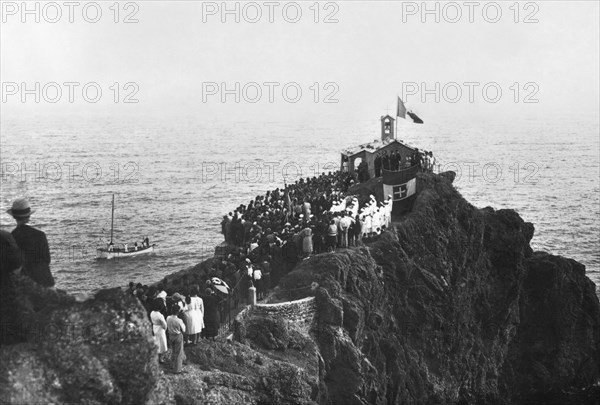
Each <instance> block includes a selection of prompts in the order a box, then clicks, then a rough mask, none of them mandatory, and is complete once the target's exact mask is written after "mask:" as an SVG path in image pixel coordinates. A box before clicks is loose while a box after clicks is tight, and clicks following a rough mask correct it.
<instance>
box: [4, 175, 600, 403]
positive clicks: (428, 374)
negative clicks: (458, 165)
mask: <svg viewBox="0 0 600 405" xmlns="http://www.w3.org/2000/svg"><path fill="white" fill-rule="evenodd" d="M452 179H453V176H452V175H451V174H444V175H434V174H422V175H421V174H420V175H419V176H418V179H417V192H418V195H417V198H416V200H415V202H414V205H413V208H412V210H411V212H410V213H408V214H407V215H405V216H403V217H401V218H398V219H397V220H396V221H395V222H394V229H393V230H392V231H389V232H385V233H384V234H382V235H381V236H380V237H379V238H378V239H377V240H375V241H373V242H371V243H369V244H366V245H364V246H361V247H357V248H350V249H343V250H339V251H338V252H336V253H323V254H319V255H315V256H312V257H310V258H309V259H307V260H303V261H301V262H300V264H299V265H297V266H296V267H295V268H294V269H293V270H292V271H291V272H289V273H288V274H286V275H285V276H284V277H283V278H282V279H281V280H280V282H279V286H278V288H276V289H275V291H274V292H273V300H274V301H282V300H298V299H303V298H306V297H314V299H312V298H311V299H310V302H311V305H313V306H312V307H311V310H310V313H309V314H308V313H307V314H304V313H303V314H302V316H299V317H297V318H294V317H290V316H288V315H289V314H288V313H286V317H282V316H278V314H279V313H282V312H278V310H277V309H276V307H273V308H274V309H273V310H268V308H267V307H263V308H262V309H261V308H258V307H257V308H256V309H255V310H246V311H244V312H243V313H242V314H240V315H239V316H238V318H237V319H236V325H235V326H236V330H237V331H238V333H236V334H234V336H235V337H236V339H237V340H236V339H229V340H225V339H220V340H218V341H217V342H203V343H202V344H200V345H198V346H195V347H191V348H186V353H187V357H188V365H187V366H186V370H187V373H186V374H183V375H173V374H166V373H165V372H164V370H163V369H162V368H161V366H160V365H159V363H158V356H157V354H156V350H155V348H154V346H153V342H152V328H151V325H150V323H149V321H148V318H147V316H146V315H145V312H144V308H143V307H142V306H141V305H140V304H139V302H137V300H136V299H134V298H133V297H131V296H128V295H127V294H125V293H124V292H121V291H119V290H118V289H113V290H106V291H101V292H99V293H97V294H96V296H95V297H94V298H93V299H90V300H87V301H83V302H78V301H75V300H74V299H72V298H70V297H68V296H66V295H64V294H62V295H61V293H54V292H52V294H53V295H51V296H50V297H48V296H44V297H43V300H42V301H43V302H50V303H51V304H49V305H41V304H38V305H36V306H33V307H30V308H33V309H31V310H30V312H29V316H30V317H31V319H34V320H35V322H36V323H39V324H41V325H47V326H46V329H42V330H43V331H44V333H46V334H49V333H52V335H51V336H52V339H49V338H47V339H44V338H43V336H47V335H44V334H42V335H41V336H42V337H40V335H39V334H38V335H37V336H31V335H28V336H26V337H25V338H24V339H23V340H22V341H20V342H18V343H11V344H4V345H2V346H1V347H0V358H1V359H2V360H1V364H0V401H1V402H7V403H29V402H44V403H46V402H54V403H68V402H71V403H74V402H76V403H88V404H101V403H115V404H116V403H131V404H139V403H148V404H150V403H182V404H184V403H185V404H204V403H211V404H233V403H248V404H271V403H277V404H280V403H281V404H478V403H482V404H486V403H490V404H512V403H515V404H534V403H548V404H558V403H561V404H568V403H573V404H575V403H578V404H579V403H589V404H595V403H597V401H598V400H597V398H598V395H599V391H598V380H599V378H600V305H599V302H598V298H597V296H596V293H595V285H594V284H593V283H592V281H590V280H589V279H588V278H587V277H586V275H585V267H584V266H583V265H582V264H580V263H578V262H576V261H574V260H571V259H567V258H563V257H560V256H554V255H550V254H548V253H544V252H534V251H532V249H531V247H530V241H531V238H532V237H533V234H534V227H533V225H532V224H531V223H527V222H524V221H523V219H522V218H521V217H520V216H519V215H518V214H517V213H516V212H515V211H513V210H494V209H492V208H489V207H488V208H483V209H478V208H476V207H474V206H472V205H471V204H469V203H468V202H467V201H466V200H465V199H464V198H462V196H461V195H460V194H459V193H458V191H457V190H456V189H455V188H454V186H453V185H452ZM206 268H207V266H203V265H199V266H196V267H194V268H193V269H190V270H188V271H186V272H182V273H180V274H177V275H176V276H171V277H170V279H172V278H174V277H176V278H179V277H186V278H187V277H190V276H191V277H197V276H199V275H201V274H202V273H203V272H205V271H206ZM23 282H24V281H23ZM290 291H292V292H294V293H290ZM280 292H285V294H282V293H280ZM18 294H19V296H20V297H21V298H23V297H24V298H26V299H30V300H33V301H35V300H36V299H38V300H39V298H36V297H39V296H41V295H43V293H39V292H36V291H35V289H31V290H30V289H27V288H20V289H19V290H18ZM31 297H33V298H31ZM277 298H279V300H277ZM44 300H45V301H44ZM307 302H308V301H307ZM298 307H299V308H300V306H298ZM286 308H290V307H289V306H288V307H286ZM293 308H295V307H293ZM300 318H301V319H302V320H303V321H302V322H300V321H298V319H300ZM50 327H52V328H53V329H52V330H50V329H48V328H50ZM48 331H50V332H48ZM56 331H60V333H58V332H56Z"/></svg>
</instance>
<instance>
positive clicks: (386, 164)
mask: <svg viewBox="0 0 600 405" xmlns="http://www.w3.org/2000/svg"><path fill="white" fill-rule="evenodd" d="M435 165H436V159H435V157H434V156H433V152H428V151H420V150H419V149H418V148H415V150H414V151H413V153H412V154H411V155H408V156H406V157H403V156H402V154H401V153H400V151H399V150H395V151H385V150H384V151H382V152H379V153H377V154H376V155H375V159H374V161H373V166H374V167H373V169H374V173H375V177H380V176H381V175H382V173H383V169H385V170H392V171H398V170H402V169H408V168H410V167H413V166H418V168H419V171H424V172H433V170H434V168H435ZM357 173H358V180H359V181H360V182H364V181H368V180H369V178H370V177H371V174H370V173H371V172H370V171H369V165H368V164H367V162H366V161H364V160H363V161H362V162H361V163H360V164H359V166H358V168H357Z"/></svg>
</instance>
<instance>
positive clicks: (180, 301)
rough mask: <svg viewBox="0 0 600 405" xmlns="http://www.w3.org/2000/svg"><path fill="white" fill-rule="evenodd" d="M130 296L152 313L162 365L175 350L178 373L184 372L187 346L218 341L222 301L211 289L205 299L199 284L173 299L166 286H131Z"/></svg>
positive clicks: (173, 295) (173, 354)
mask: <svg viewBox="0 0 600 405" xmlns="http://www.w3.org/2000/svg"><path fill="white" fill-rule="evenodd" d="M128 292H129V293H130V294H132V295H134V296H136V297H137V298H138V299H139V300H140V302H141V303H142V304H143V305H144V307H145V308H146V310H147V311H148V317H149V319H150V322H151V323H152V332H153V335H154V342H155V344H156V346H157V348H158V355H159V360H160V362H161V363H164V362H165V361H166V356H167V355H168V350H169V348H170V349H171V367H172V371H173V372H174V373H181V372H183V363H184V362H185V360H186V357H185V352H184V350H183V348H184V346H188V345H196V344H198V342H199V340H200V338H205V339H211V340H215V337H216V336H217V335H218V333H219V326H220V313H219V299H218V297H217V296H216V293H215V291H214V290H213V289H212V288H210V287H207V288H206V289H205V291H204V294H203V295H202V296H200V295H199V294H200V287H199V286H198V285H197V284H192V285H191V286H190V287H189V289H188V290H187V295H185V296H184V295H182V294H180V293H178V292H175V293H173V294H172V295H170V296H169V295H168V294H167V292H166V291H165V289H164V287H163V285H162V284H158V285H157V286H150V287H148V286H146V285H142V284H141V283H138V284H137V285H136V284H135V283H134V282H130V283H129V289H128Z"/></svg>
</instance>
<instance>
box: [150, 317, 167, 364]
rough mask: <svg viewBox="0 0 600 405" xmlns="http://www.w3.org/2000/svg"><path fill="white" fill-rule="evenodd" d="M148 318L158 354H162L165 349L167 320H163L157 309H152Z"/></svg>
mask: <svg viewBox="0 0 600 405" xmlns="http://www.w3.org/2000/svg"><path fill="white" fill-rule="evenodd" d="M150 319H151V320H152V330H153V331H154V343H156V346H158V354H162V353H164V352H166V351H167V333H166V330H167V321H165V317H164V316H163V314H161V313H160V312H158V311H152V312H151V313H150Z"/></svg>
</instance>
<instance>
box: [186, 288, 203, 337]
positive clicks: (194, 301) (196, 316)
mask: <svg viewBox="0 0 600 405" xmlns="http://www.w3.org/2000/svg"><path fill="white" fill-rule="evenodd" d="M185 319H186V322H185V326H186V328H187V333H188V334H190V335H195V334H196V333H200V332H202V329H204V302H203V301H202V298H200V297H191V300H190V303H189V304H188V305H187V308H186V312H185Z"/></svg>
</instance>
